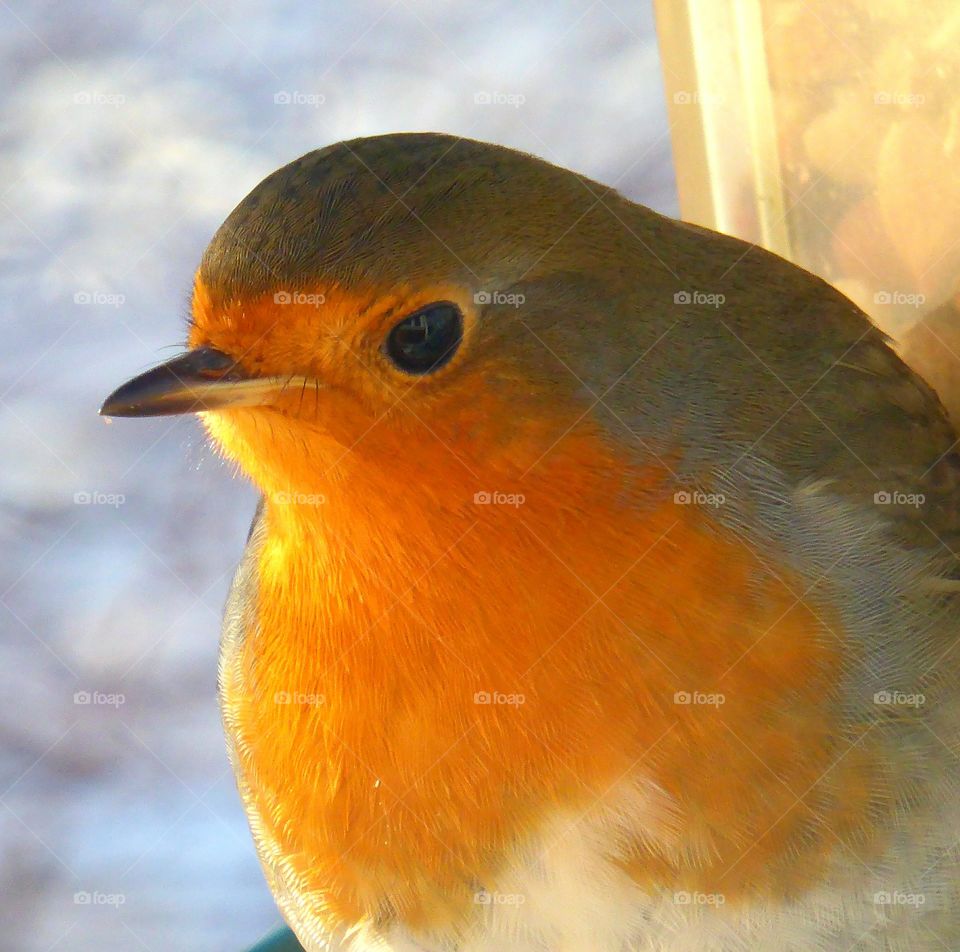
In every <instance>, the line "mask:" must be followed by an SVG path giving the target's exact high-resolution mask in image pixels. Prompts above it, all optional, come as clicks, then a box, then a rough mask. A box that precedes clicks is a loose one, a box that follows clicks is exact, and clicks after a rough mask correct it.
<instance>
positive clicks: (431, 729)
mask: <svg viewBox="0 0 960 952" xmlns="http://www.w3.org/2000/svg"><path fill="white" fill-rule="evenodd" d="M245 412H246V411H237V413H236V414H234V415H232V419H233V421H234V422H233V423H230V424H227V423H222V424H221V426H224V427H226V426H228V425H229V426H234V425H236V426H238V427H242V426H245V425H246V424H245V422H244V413H245ZM250 425H251V426H252V424H250ZM275 425H276V426H281V425H283V424H282V423H281V422H280V421H279V418H278V420H277V421H275ZM375 452H376V449H375V448H373V447H372V448H370V449H369V450H368V451H367V456H366V458H365V459H364V460H363V461H362V465H361V461H356V462H351V461H350V460H349V459H348V460H345V461H343V462H342V463H341V464H340V466H339V468H338V469H337V471H336V475H335V477H334V476H331V478H330V479H329V481H328V483H327V484H326V486H325V490H324V499H323V500H322V501H320V500H312V501H309V502H307V501H303V500H301V501H300V503H301V504H297V501H296V500H293V501H292V504H291V500H289V499H287V500H283V499H280V498H277V497H273V498H271V494H270V492H269V491H268V494H267V511H266V519H267V525H268V536H267V541H266V543H265V545H264V547H263V549H262V552H261V555H260V563H259V601H258V605H257V610H256V615H257V619H258V625H257V627H256V630H251V631H250V633H249V634H248V636H247V638H246V640H245V642H244V644H243V647H242V649H241V651H242V654H241V656H240V658H239V659H238V663H239V664H240V666H241V670H242V672H243V682H242V684H243V686H242V689H240V690H239V691H237V692H236V693H234V694H232V695H231V696H229V697H227V698H226V699H225V703H226V704H227V705H228V707H229V709H230V713H231V717H232V718H233V720H234V722H235V723H236V725H237V737H236V741H237V748H238V756H239V759H240V767H241V769H242V770H243V771H244V772H245V774H246V775H247V778H248V780H249V781H250V783H251V786H252V790H253V793H252V794H251V803H250V804H248V807H249V808H250V809H251V810H252V811H253V812H254V813H255V814H257V815H259V817H260V821H259V822H260V824H262V829H263V831H264V840H269V841H270V842H272V843H274V844H276V851H277V855H276V857H275V858H278V859H282V861H283V862H284V863H286V864H287V865H288V868H289V869H290V870H291V871H292V872H293V873H294V874H295V875H296V876H297V877H299V880H298V882H299V887H298V888H299V890H300V891H302V892H303V893H304V894H308V893H314V892H315V893H316V896H317V899H316V914H317V915H318V916H324V917H328V918H331V919H337V920H343V921H346V922H353V921H356V920H358V919H359V918H360V917H361V916H369V917H372V918H374V919H380V920H389V919H391V918H398V919H401V920H403V921H405V922H406V923H407V924H409V925H411V926H414V927H416V926H422V925H427V924H437V923H438V922H441V921H449V920H451V919H455V918H456V917H457V916H458V915H460V914H461V913H462V912H463V910H465V909H466V908H467V907H468V906H469V904H470V903H471V902H472V897H473V895H474V893H475V891H476V888H477V884H478V883H482V884H484V885H485V886H486V887H487V888H493V887H494V885H495V883H496V878H497V875H498V869H500V867H501V864H502V863H503V862H504V859H505V857H506V856H507V854H508V853H509V851H510V850H511V849H512V848H513V847H514V846H516V845H517V844H518V843H521V842H522V841H523V839H524V837H525V836H526V835H528V834H530V833H531V832H533V831H534V830H535V829H536V828H537V826H538V824H540V823H541V821H543V820H544V818H546V817H547V816H549V815H550V813H551V812H552V811H553V810H555V809H557V808H564V809H569V810H574V811H576V810H583V809H587V808H589V806H590V805H591V804H592V803H594V802H595V801H596V800H597V799H598V798H601V797H602V796H603V795H604V793H605V792H606V791H607V790H609V789H610V788H611V787H612V786H614V785H615V784H617V783H619V782H622V781H623V780H624V779H630V778H634V777H635V778H644V779H646V780H649V781H651V782H653V783H655V784H657V785H658V786H659V787H660V788H661V789H662V790H663V791H664V792H665V793H666V795H667V796H668V797H669V798H670V801H671V802H672V803H673V804H674V805H675V811H676V812H675V828H674V829H673V831H672V833H671V837H670V838H669V839H670V842H669V843H668V844H667V845H664V844H663V842H661V844H660V845H659V846H653V845H651V843H650V842H649V841H647V840H645V839H643V838H640V837H638V839H637V842H636V844H635V845H634V847H633V849H632V850H631V851H630V857H629V862H628V866H629V868H630V870H631V872H632V873H633V874H634V875H635V876H636V877H637V879H638V880H640V881H641V882H649V883H651V884H656V885H659V886H664V887H665V888H702V887H703V886H709V887H711V888H712V889H713V891H717V890H718V886H717V884H718V882H719V881H720V880H722V881H723V882H722V885H721V886H720V887H719V891H723V892H724V893H725V894H726V895H727V897H728V901H731V900H732V897H733V896H735V895H736V894H737V893H738V892H741V893H744V894H745V893H748V892H757V891H771V890H781V891H784V890H786V891H789V890H791V889H793V888H799V887H801V886H803V885H805V884H808V883H809V882H810V881H811V880H812V879H814V878H815V877H816V875H817V873H818V871H819V870H820V868H821V865H822V862H823V859H824V857H825V856H826V854H827V852H828V851H829V850H831V849H833V848H835V847H836V843H837V839H838V838H841V839H846V838H851V839H853V838H856V834H857V833H858V832H860V831H862V825H863V822H864V821H863V816H864V814H865V811H866V809H867V807H868V804H866V803H865V802H864V795H862V794H860V793H859V792H858V791H860V790H861V789H866V788H868V784H866V783H865V779H870V778H871V777H872V773H873V771H875V769H876V768H875V766H874V762H873V760H872V759H871V758H870V757H869V756H868V755H866V754H863V755H861V752H859V751H858V752H855V753H854V754H852V755H850V756H849V757H846V758H844V760H843V762H842V764H841V765H840V766H839V767H837V768H836V769H834V770H830V771H828V767H829V766H830V764H831V762H832V760H833V758H834V757H835V756H836V755H835V748H834V744H835V741H836V723H835V713H834V712H835V704H836V700H837V698H836V694H837V690H838V688H837V679H838V672H839V669H840V660H841V658H842V652H843V650H844V647H843V645H842V642H841V637H840V635H841V632H840V628H839V627H838V625H837V622H836V619H835V618H833V617H829V612H828V610H827V609H826V608H825V607H824V606H823V605H822V604H821V605H819V606H815V607H811V606H810V605H809V604H807V602H806V601H804V600H803V599H802V598H800V597H799V596H800V595H801V594H802V593H803V592H804V590H805V583H804V582H803V580H801V579H800V578H798V577H797V576H796V575H795V574H794V573H793V572H791V571H790V570H789V569H787V568H786V567H785V566H784V565H783V564H782V563H780V564H775V565H772V564H771V560H772V559H774V558H775V556H773V555H772V554H771V553H765V554H764V559H763V560H761V558H760V557H759V555H758V553H756V552H754V551H752V550H751V549H750V548H749V547H748V546H747V545H746V544H745V543H744V542H743V541H742V540H740V539H739V538H737V537H735V536H734V535H732V534H731V533H730V532H728V531H727V530H725V529H724V528H722V527H720V526H719V525H718V524H717V523H715V522H714V521H713V520H712V519H711V517H710V515H709V513H708V512H706V511H705V510H704V509H703V508H701V507H698V506H696V505H678V504H676V503H675V502H674V499H673V494H672V491H671V490H670V489H669V488H668V483H667V474H666V473H665V472H664V471H661V470H659V469H656V468H647V469H637V468H635V467H634V466H633V464H632V463H631V462H629V461H627V460H626V459H625V458H622V457H621V456H619V455H618V454H617V453H616V452H615V451H614V450H613V449H611V447H610V446H609V444H608V443H607V442H605V441H604V440H603V439H601V437H600V436H599V435H598V434H597V433H595V432H594V431H593V430H592V428H591V427H589V426H584V427H581V428H578V429H577V430H576V431H574V432H572V433H570V434H569V435H568V436H567V438H565V439H564V441H563V442H562V443H561V445H559V446H558V447H556V449H555V450H554V451H552V452H551V453H550V455H549V457H548V458H547V459H545V460H544V461H543V462H542V463H541V464H540V465H538V466H537V467H536V468H535V469H534V470H532V471H531V472H530V474H529V475H528V476H527V477H526V478H524V479H523V480H522V481H518V482H516V483H515V484H512V485H498V484H495V483H491V484H490V485H486V484H484V483H483V481H482V479H481V480H480V481H478V479H477V478H476V476H475V475H472V474H471V473H468V472H467V471H466V469H464V468H462V467H458V466H454V465H450V464H449V462H448V463H447V464H446V465H447V470H446V471H445V476H446V477H448V478H447V479H446V482H445V484H444V488H443V491H442V493H440V492H439V491H438V490H436V488H432V489H429V490H427V489H425V490H424V491H422V492H420V491H419V487H418V485H417V483H416V482H415V481H414V480H413V478H412V476H411V477H410V478H409V479H408V474H407V473H405V472H404V469H403V462H402V459H401V458H399V457H397V456H393V457H392V458H388V457H386V456H385V457H384V458H383V459H379V460H378V459H374V458H371V457H370V453H375ZM438 465H440V463H439V460H438ZM489 478H490V479H491V480H492V479H496V478H497V477H495V476H493V475H492V474H491V475H490V477H489ZM478 492H487V493H491V494H492V493H497V492H499V493H502V494H503V496H502V497H498V498H497V499H496V501H489V502H485V501H484V500H483V498H482V497H479V498H478V499H477V500H475V494H476V493H478ZM511 494H514V496H515V497H516V496H522V498H513V499H511V498H510V495H511ZM310 503H318V504H310ZM874 781H875V778H874V780H871V782H872V783H873V788H874V789H876V783H875V782H874ZM814 811H819V812H820V813H821V814H822V815H824V816H825V817H827V822H826V824H824V825H821V826H817V825H815V824H813V823H812V821H811V817H812V815H813V812H814ZM825 826H827V827H831V829H825V828H824V827H825ZM707 891H710V890H709V889H708V890H707Z"/></svg>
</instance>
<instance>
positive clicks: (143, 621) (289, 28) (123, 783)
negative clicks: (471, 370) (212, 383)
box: [0, 0, 676, 952]
mask: <svg viewBox="0 0 960 952" xmlns="http://www.w3.org/2000/svg"><path fill="white" fill-rule="evenodd" d="M0 44H2V52H3V55H2V59H0V63H2V65H0V69H2V70H3V72H4V76H3V80H4V89H5V91H6V94H7V95H6V110H5V117H4V123H3V126H2V139H0V163H2V165H0V182H2V186H0V188H2V191H3V195H2V216H0V221H2V226H0V227H2V232H0V233H2V242H3V255H2V260H3V266H2V267H3V271H2V281H3V292H4V293H3V296H2V298H3V301H4V305H3V339H4V341H5V345H4V351H5V359H4V360H3V363H2V368H0V459H2V466H0V547H2V552H3V559H2V560H0V619H2V621H0V679H2V685H3V691H2V698H3V706H4V709H3V714H2V721H0V723H2V732H3V743H2V746H0V758H2V767H0V777H2V782H0V807H2V809H0V882H2V889H0V949H3V950H8V949H9V950H11V952H13V950H15V952H52V950H61V952H66V950H98V952H100V950H124V952H126V950H142V949H146V950H153V952H160V950H163V952H168V950H175V952H193V950H197V952H199V950H218V952H219V950H222V952H232V950H240V949H242V948H244V947H246V946H247V945H249V944H250V943H252V942H253V941H254V940H256V939H257V938H258V937H259V936H261V935H262V934H263V933H264V932H266V931H267V930H268V929H270V928H271V927H272V926H273V925H275V924H276V923H277V922H278V921H279V919H278V915H277V913H276V911H275V909H274V905H273V902H272V900H271V898H270V896H269V894H268V892H267V889H266V887H265V885H264V883H263V880H262V877H261V873H260V869H259V867H258V865H257V861H256V858H255V856H254V852H253V847H252V844H251V841H250V837H249V835H248V832H247V829H246V823H245V821H244V818H243V814H242V812H241V809H240V805H239V802H238V799H237V796H236V794H235V791H234V786H233V779H232V776H231V774H230V771H229V769H228V766H227V759H226V754H225V752H224V747H223V742H222V738H221V733H220V724H219V717H218V713H217V707H216V698H215V691H216V656H217V639H218V631H219V623H220V611H221V606H222V603H223V600H224V596H225V594H226V590H227V586H228V584H229V580H230V576H231V573H232V571H233V567H234V564H235V562H236V560H237V559H238V557H239V555H240V552H241V549H242V546H243V540H244V533H245V531H246V528H247V524H248V522H249V520H250V516H251V513H252V510H253V505H254V494H253V492H252V490H251V489H250V488H249V487H248V486H246V485H245V484H244V483H243V482H242V481H240V480H235V479H233V478H232V473H231V472H230V471H229V470H228V469H227V468H226V467H225V466H224V465H222V464H221V463H220V461H219V460H218V459H217V458H216V457H215V456H214V455H213V454H212V453H211V452H210V451H209V449H208V448H207V447H206V446H205V445H204V443H203V440H202V439H201V436H200V431H199V427H198V425H197V423H196V422H195V421H194V420H192V419H183V420H164V419H160V420H151V421H135V422H127V421H119V422H114V423H113V424H112V425H107V423H106V422H105V421H104V420H101V419H99V418H98V417H97V415H96V410H97V407H98V405H99V403H100V401H101V399H102V398H103V397H104V396H105V395H106V393H107V392H108V391H109V390H111V389H112V388H113V387H114V385H116V384H118V383H120V382H121V381H122V380H124V379H126V378H127V377H128V376H130V375H132V374H133V373H135V372H138V371H139V370H142V369H144V368H145V367H147V366H149V365H151V364H153V363H154V362H156V361H157V360H158V359H160V358H162V357H163V356H164V355H166V354H170V353H172V352H173V351H172V350H167V349H165V348H168V347H169V346H170V345H176V344H178V343H180V342H181V341H182V338H183V333H184V316H185V313H186V304H187V299H188V292H189V289H190V282H191V277H192V273H193V269H194V267H195V266H196V264H197V262H198V260H199V257H200V253H201V252H202V250H203V248H204V246H205V244H206V243H207V241H208V239H209V238H210V236H211V235H212V233H213V231H214V229H215V228H216V227H217V225H218V224H219V223H220V221H221V220H222V219H223V218H224V217H225V216H226V214H227V213H228V212H229V211H230V210H231V209H232V208H233V206H234V205H235V204H236V203H237V202H238V201H239V200H240V199H241V198H242V197H243V196H244V195H245V194H246V193H247V192H248V191H249V190H250V189H251V188H252V187H253V186H254V185H256V184H257V182H259V181H260V179H261V178H263V177H264V176H265V175H266V174H267V173H269V172H270V171H272V170H273V169H274V168H276V167H277V166H279V165H282V164H284V163H285V162H287V161H289V160H290V159H292V158H294V157H295V156H297V155H300V154H301V153H303V152H306V151H309V150H311V149H314V148H317V147H319V146H323V145H326V144H328V143H331V142H335V141H337V140H339V139H343V138H349V137H352V136H358V135H366V134H373V133H379V132H387V131H396V130H441V131H447V132H452V133H456V134H460V135H464V136H470V137H474V138H480V139H487V140H491V141H495V142H502V143H505V144H507V145H510V146H515V147H518V148H521V149H524V150H527V151H531V152H535V153H538V154H540V155H542V156H544V157H546V158H548V159H550V160H552V161H554V162H557V163H560V164H562V165H567V166H570V167H572V168H574V169H577V170H579V171H582V172H584V173H587V174H588V175H591V176H593V177H595V178H597V179H600V180H601V181H603V182H606V183H610V184H616V185H617V186H618V187H619V188H620V189H621V190H622V191H624V192H625V193H626V194H627V195H629V196H631V197H633V198H635V199H638V200H640V201H643V202H645V203H646V204H649V205H652V206H654V207H655V208H657V209H659V210H662V211H666V212H668V213H671V214H675V213H676V205H675V198H674V187H673V176H672V172H671V163H670V146H669V139H668V128H667V120H666V110H665V107H664V105H663V102H662V99H663V92H662V85H661V80H660V67H659V63H658V58H657V50H656V44H655V37H654V31H653V20H652V12H651V9H650V8H649V7H648V5H647V4H644V3H641V4H636V3H633V2H630V0H597V2H591V0H564V2H557V3H551V4H546V3H543V2H542V0H541V2H534V3H518V2H503V3H482V2H481V3H469V4H468V3H465V2H463V0H441V2H436V0H434V2H432V3H428V2H419V0H396V2H393V3H390V2H374V0H358V2H353V3H334V2H331V0H321V2H308V0H301V2H298V3H282V2H280V3H272V4H260V3H254V2H251V0H233V2H230V3H227V2H221V0H176V2H154V3H149V4H146V5H142V6H141V5H140V4H137V3H131V2H129V0H122V2H121V0H116V2H113V3H111V2H109V0H103V2H94V3H90V4H82V5H70V4H66V5H65V4H60V3H53V2H50V0H47V2H44V0H0ZM483 93H488V94H490V96H489V98H490V99H492V100H494V102H492V103H490V104H484V103H482V102H479V103H478V102H477V101H476V100H477V97H478V94H483ZM480 98H481V99H482V98H484V97H483V96H480ZM504 98H509V99H510V100H511V101H512V102H513V103H514V105H506V104H498V103H497V102H496V101H497V100H502V99H504ZM516 103H519V104H516Z"/></svg>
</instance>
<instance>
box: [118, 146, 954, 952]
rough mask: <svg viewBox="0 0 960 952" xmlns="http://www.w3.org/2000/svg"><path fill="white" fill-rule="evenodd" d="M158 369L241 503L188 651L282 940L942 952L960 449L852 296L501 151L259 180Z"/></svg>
mask: <svg viewBox="0 0 960 952" xmlns="http://www.w3.org/2000/svg"><path fill="white" fill-rule="evenodd" d="M188 347H189V349H188V350H187V352H186V353H185V354H184V355H183V356H179V357H176V358H174V359H173V360H171V361H169V362H168V363H166V364H164V365H162V366H160V367H158V368H156V369H154V370H151V371H148V372H147V373H145V374H143V375H141V376H139V377H137V378H135V379H134V380H132V381H130V382H129V383H127V384H125V385H124V386H122V387H120V389H118V390H117V391H116V392H115V393H113V394H112V395H111V396H110V397H109V398H108V399H107V401H106V403H105V404H104V406H103V409H102V411H101V412H103V413H105V414H108V415H112V416H151V415H159V414H172V413H188V412H194V411H198V412H201V419H202V421H203V424H204V426H205V427H206V429H207V431H208V432H209V434H210V436H211V438H212V440H213V443H214V444H215V445H216V446H217V447H218V448H219V450H220V452H221V453H222V454H223V456H224V457H225V458H227V459H229V460H231V461H233V462H234V463H235V464H236V465H237V466H238V467H239V468H240V469H241V470H242V471H243V472H244V473H246V474H247V475H248V476H249V477H250V479H251V480H253V482H254V483H255V484H256V485H257V486H258V487H259V489H260V490H261V492H262V501H261V504H260V507H259V509H258V512H257V514H256V517H255V519H254V521H253V526H252V528H251V531H250V537H249V541H248V544H247V548H246V552H245V554H244V556H243V560H242V563H241V565H240V568H239V570H238V572H237V576H236V580H235V582H234V585H233V589H232V592H231V595H230V597H229V600H228V603H227V607H226V614H225V622H224V628H223V639H222V653H221V661H220V698H221V705H222V711H223V721H224V725H225V730H226V736H227V740H228V748H229V754H230V758H231V761H232V763H233V767H234V770H235V772H236V778H237V784H238V787H239V790H240V794H241V797H242V799H243V803H244V806H245V808H246V812H247V815H248V818H249V821H250V827H251V830H252V832H253V837H254V840H255V841H256V846H257V850H258V852H259V856H260V859H261V862H262V865H263V869H264V871H265V874H266V878H267V880H268V883H269V885H270V888H271V890H272V891H273V894H274V896H275V897H276V900H277V903H278V904H279V907H280V909H281V910H282V912H283V915H284V916H285V918H286V920H287V921H288V922H289V923H290V925H291V927H292V929H293V930H294V932H295V933H296V935H297V936H298V938H299V940H300V942H301V943H302V944H303V946H304V947H305V948H306V949H307V950H309V952H319V950H334V949H344V950H347V949H349V950H356V952H362V950H368V949H369V950H372V949H380V950H395V952H411V950H421V952H422V950H430V952H503V950H510V952H571V950H572V952H587V950H589V952H614V950H616V952H621V950H625V949H628V948H629V949H637V950H660V952H704V950H706V952H733V950H737V952H746V950H764V952H785V950H804V952H807V950H811V949H820V950H846V949H854V948H856V949H858V950H894V949H896V950H911V952H922V950H943V949H956V948H960V895H958V891H960V890H958V883H960V869H958V862H957V860H958V855H957V853H958V850H957V831H958V830H960V801H958V789H960V788H958V780H960V765H958V751H960V650H958V647H957V638H958V634H960V625H958V623H960V579H958V576H960V563H958V557H957V551H958V546H960V507H958V504H957V498H958V497H957V486H958V477H960V459H958V456H957V454H956V453H955V451H954V450H955V446H956V442H957V438H956V434H955V433H954V431H953V430H952V429H951V426H950V424H949V423H948V422H947V419H946V417H945V414H944V411H943V409H942V407H941V405H940V403H939V401H938V399H937V397H936V396H935V394H934V393H933V392H932V391H931V390H930V389H929V387H928V386H926V385H925V384H924V383H923V382H922V381H921V380H920V379H919V378H918V377H917V376H916V375H915V374H914V373H912V372H911V371H910V370H909V369H908V368H907V367H906V366H905V365H904V363H902V362H901V360H900V359H899V358H898V357H897V356H896V355H895V354H894V353H893V351H892V350H891V349H890V347H889V346H888V341H887V340H886V339H885V337H884V336H883V334H882V333H881V332H880V331H879V330H877V329H876V328H875V327H874V326H873V325H872V324H871V323H870V321H869V320H868V319H867V318H866V317H865V316H864V314H863V313H862V312H861V311H860V310H858V309H857V307H856V306H855V305H854V304H852V303H851V302H850V301H849V300H847V299H846V298H845V297H844V296H843V295H842V294H840V293H839V292H838V291H836V290H834V289H833V288H832V287H830V286H829V285H828V284H826V283H824V282H823V281H821V280H819V279H818V278H816V277H814V276H813V275H811V274H809V273H807V272H806V271H803V270H801V269H800V268H798V267H795V266H794V265H792V264H790V263H788V262H786V261H784V260H782V259H781V258H778V257H777V256H775V255H773V254H770V253H768V252H766V251H764V250H762V249H760V248H757V247H755V246H752V245H748V244H745V243H744V242H742V241H739V240H736V239H734V238H730V237H727V236H724V235H721V234H716V233H713V232H711V231H708V230H705V229H703V228H699V227H695V226H692V225H688V224H684V223H681V222H677V221H672V220H670V219H668V218H664V217H662V216H660V215H659V214H656V213H654V212H653V211H651V210H650V209H648V208H644V207H642V206H639V205H636V204H633V203H632V202H630V201H628V200H627V199H625V198H624V197H622V196H621V195H618V194H617V193H616V192H615V191H614V190H613V189H611V188H607V187H604V186H602V185H599V184H597V183H596V182H593V181H590V180H588V179H585V178H583V177H581V176H579V175H577V174H574V173H573V172H570V171H567V170H564V169H561V168H557V167H555V166H552V165H550V164H548V163H546V162H544V161H541V160H539V159H537V158H534V157H532V156H529V155H524V154H520V153H518V152H514V151H511V150H509V149H506V148H503V147H500V146H494V145H487V144H484V143H480V142H473V141H468V140H463V139H457V138H453V137H450V136H445V135H435V134H416V135H386V136H378V137H374V138H366V139H357V140H353V141H350V142H343V143H340V144H337V145H334V146H330V147H329V148H326V149H322V150H320V151H316V152H311V153H309V154H308V155H305V156H303V157H302V158H300V159H297V160H296V161H295V162H292V163H291V164H289V165H287V166H285V167H283V168H281V169H279V170H278V171H276V172H274V173H273V174H272V175H270V176H268V177H267V178H266V179H265V180H264V181H263V182H262V183H261V184H260V185H258V186H257V187H256V188H255V189H254V190H253V191H252V192H251V193H250V194H249V195H248V196H247V197H246V198H245V199H244V200H243V201H242V202H241V203H240V204H239V205H238V206H237V208H236V209H235V210H234V211H233V212H232V213H231V214H230V216H229V217H228V218H227V220H226V222H225V223H224V224H223V225H222V226H221V228H220V229H219V231H218V232H217V233H216V235H215V236H214V238H213V240H212V242H211V243H210V245H209V247H208V248H207V250H206V252H205V254H204V256H203V259H202V261H201V264H200V267H199V270H198V271H197V274H196V278H195V284H194V289H193V300H192V319H191V323H190V328H189V334H188Z"/></svg>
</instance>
